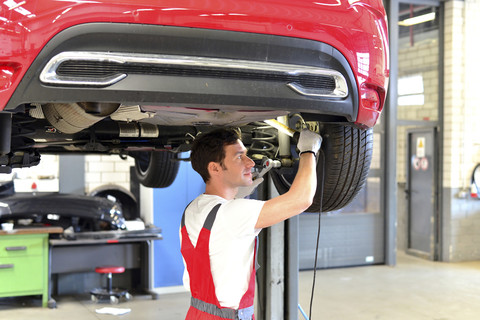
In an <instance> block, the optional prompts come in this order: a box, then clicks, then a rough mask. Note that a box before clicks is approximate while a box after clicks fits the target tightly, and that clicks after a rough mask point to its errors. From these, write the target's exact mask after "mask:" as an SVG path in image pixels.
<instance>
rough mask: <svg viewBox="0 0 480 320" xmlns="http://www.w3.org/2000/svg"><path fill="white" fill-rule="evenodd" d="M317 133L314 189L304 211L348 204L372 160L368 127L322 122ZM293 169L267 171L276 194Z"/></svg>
mask: <svg viewBox="0 0 480 320" xmlns="http://www.w3.org/2000/svg"><path fill="white" fill-rule="evenodd" d="M320 134H321V135H322V137H323V142H322V148H321V151H320V154H319V156H318V157H319V159H318V162H317V178H318V180H317V192H316V194H315V197H314V200H313V204H312V205H311V206H310V208H308V209H307V210H306V211H307V212H319V211H320V210H322V212H328V211H335V210H339V209H341V208H343V207H345V206H346V205H347V204H349V203H350V202H351V201H352V200H353V199H354V198H355V196H356V195H357V194H358V192H359V191H360V190H361V189H362V187H363V186H364V184H365V181H366V179H367V175H368V171H369V169H370V163H371V161H372V152H373V130H372V129H366V130H363V129H358V128H355V127H349V126H343V125H338V124H325V125H323V126H322V127H321V128H320ZM323 166H324V167H323ZM297 169H298V168H297V167H295V168H294V170H289V171H287V170H285V169H273V170H272V171H271V173H272V174H271V176H272V180H273V183H274V185H275V187H276V188H277V191H278V192H279V193H280V194H283V193H285V192H287V191H288V189H289V188H290V186H291V184H292V182H293V179H294V178H295V174H296V172H297ZM322 181H323V186H324V188H323V194H322V190H321V188H322Z"/></svg>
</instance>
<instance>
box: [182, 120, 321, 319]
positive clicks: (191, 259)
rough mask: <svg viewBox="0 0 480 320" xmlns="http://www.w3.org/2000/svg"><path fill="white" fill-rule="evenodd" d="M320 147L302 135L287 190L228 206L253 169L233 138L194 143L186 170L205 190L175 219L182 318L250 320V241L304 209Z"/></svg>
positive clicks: (220, 135)
mask: <svg viewBox="0 0 480 320" xmlns="http://www.w3.org/2000/svg"><path fill="white" fill-rule="evenodd" d="M321 142H322V138H321V137H320V136H319V135H318V134H316V133H313V132H311V131H308V130H303V131H302V132H301V133H300V136H299V139H298V144H297V148H298V149H299V151H300V153H299V154H300V163H299V166H298V172H297V175H296V177H295V179H294V181H293V183H292V186H291V187H290V190H289V191H288V192H286V193H285V194H283V195H280V196H278V197H275V198H273V199H270V200H268V201H259V200H251V199H235V198H236V195H237V193H238V192H239V190H240V189H242V188H250V189H252V190H251V191H253V187H252V168H253V167H254V162H253V161H252V160H251V159H250V158H249V157H248V156H247V149H246V148H245V146H244V145H243V143H242V141H241V140H240V136H239V134H238V132H237V131H235V130H234V129H218V130H215V131H212V132H209V133H206V134H203V135H201V136H200V137H199V138H197V139H196V140H195V142H194V144H193V147H192V152H191V156H190V158H191V162H192V167H193V169H194V170H195V171H197V172H198V173H199V174H200V175H201V176H202V178H203V180H204V181H205V183H206V187H205V193H204V194H202V195H200V196H198V197H197V198H196V199H195V200H193V201H192V202H191V203H190V204H189V205H188V206H187V208H186V209H185V212H184V215H183V218H182V226H181V234H180V237H181V251H182V255H183V259H184V262H185V266H186V270H185V273H184V285H185V286H186V287H188V288H189V289H190V292H191V294H192V299H191V306H190V308H189V310H188V313H187V316H186V319H188V320H193V319H195V320H199V319H200V320H201V319H216V320H221V319H241V320H244V319H253V318H254V316H253V314H254V311H253V302H254V301H253V299H254V294H255V252H256V236H257V235H258V234H259V232H260V231H261V229H262V228H266V227H269V226H271V225H273V224H276V223H278V222H281V221H283V220H285V219H288V218H290V217H292V216H294V215H297V214H300V213H302V212H303V211H305V210H306V209H307V208H308V207H309V206H310V205H311V204H312V201H313V197H314V195H315V190H316V185H317V178H316V154H317V152H318V150H319V149H320V145H321Z"/></svg>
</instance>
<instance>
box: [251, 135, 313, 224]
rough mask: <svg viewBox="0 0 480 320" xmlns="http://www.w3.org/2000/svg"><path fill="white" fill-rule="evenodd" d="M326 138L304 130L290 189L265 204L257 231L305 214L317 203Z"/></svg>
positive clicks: (300, 139) (258, 221) (299, 143)
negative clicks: (320, 159) (319, 163)
mask: <svg viewBox="0 0 480 320" xmlns="http://www.w3.org/2000/svg"><path fill="white" fill-rule="evenodd" d="M321 142H322V138H321V137H320V136H319V135H318V134H316V133H313V132H311V131H306V130H304V131H302V132H301V134H300V138H299V141H298V145H297V147H298V149H299V150H300V163H299V165H298V171H297V175H296V176H295V179H294V180H293V183H292V186H291V187H290V190H288V191H287V192H286V193H284V194H282V195H280V196H278V197H275V198H273V199H270V200H268V201H266V202H265V204H264V206H263V208H262V210H261V211H260V215H259V217H258V220H257V224H256V225H255V228H266V227H269V226H271V225H274V224H276V223H278V222H281V221H283V220H286V219H288V218H290V217H293V216H295V215H297V214H300V213H302V212H304V211H305V210H306V209H307V208H308V207H310V205H311V204H312V202H313V197H314V196H315V191H316V189H317V172H316V167H317V161H316V158H315V155H316V154H317V152H318V150H319V149H320V145H321Z"/></svg>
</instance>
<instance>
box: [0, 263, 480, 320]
mask: <svg viewBox="0 0 480 320" xmlns="http://www.w3.org/2000/svg"><path fill="white" fill-rule="evenodd" d="M397 262H398V264H397V266H395V267H388V266H372V267H357V268H339V269H328V270H319V271H318V272H317V283H316V287H315V296H314V303H313V305H314V306H313V311H312V319H311V320H317V319H318V320H320V319H323V320H326V319H354V320H363V319H368V320H372V319H388V320H396V319H398V320H400V319H401V320H405V319H409V320H416V319H418V320H420V319H428V320H453V319H455V320H469V319H472V320H473V319H475V320H477V319H479V317H480V261H479V262H466V263H438V262H430V261H425V260H422V259H419V258H415V257H410V256H406V255H404V254H399V256H398V261H397ZM312 275H313V271H304V272H301V273H300V279H299V286H300V290H299V291H300V297H299V303H300V305H301V307H302V308H303V309H304V310H305V312H306V313H307V314H308V313H309V303H310V293H311V285H312ZM0 285H1V284H0ZM188 302H189V295H188V294H187V293H177V294H169V295H162V296H161V297H160V299H159V300H151V299H150V297H149V296H134V298H133V300H131V301H129V302H125V303H121V304H119V305H117V306H116V307H118V308H130V309H131V312H130V313H127V314H125V315H122V316H112V315H103V314H97V313H96V312H95V310H96V309H99V308H102V307H110V305H109V304H93V303H92V302H90V300H89V297H88V296H81V297H61V298H57V309H46V308H45V309H44V308H41V307H39V299H31V298H30V299H18V298H17V299H12V298H7V299H0V319H2V320H3V319H5V320H31V319H35V320H47V319H48V320H56V319H58V320H60V319H61V320H64V319H68V320H78V319H82V320H94V319H95V320H107V319H116V318H118V319H122V320H123V319H125V320H130V319H135V320H150V319H152V320H153V319H155V320H157V319H162V320H181V319H183V317H184V314H185V312H186V310H187V307H188ZM298 319H299V320H304V317H303V316H302V315H301V314H300V313H299V317H298ZM258 320H262V319H258ZM280 320H281V319H280Z"/></svg>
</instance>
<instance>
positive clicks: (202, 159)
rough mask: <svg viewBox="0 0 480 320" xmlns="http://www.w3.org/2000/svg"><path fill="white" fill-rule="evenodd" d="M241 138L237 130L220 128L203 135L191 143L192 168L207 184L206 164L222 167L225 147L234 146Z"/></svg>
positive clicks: (208, 177) (208, 175)
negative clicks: (212, 163)
mask: <svg viewBox="0 0 480 320" xmlns="http://www.w3.org/2000/svg"><path fill="white" fill-rule="evenodd" d="M240 137H241V134H240V132H239V131H238V129H235V128H220V129H215V130H213V131H210V132H207V133H203V134H201V135H200V136H198V137H197V138H196V139H195V141H194V142H193V146H192V152H191V153H190V160H191V162H192V168H193V169H194V170H195V171H197V172H198V173H199V174H200V175H201V176H202V178H203V181H205V182H207V181H208V180H209V179H210V174H209V173H208V164H209V163H210V162H219V163H220V164H221V165H222V166H223V159H225V149H224V147H225V146H227V145H231V144H235V143H236V142H237V140H239V139H240Z"/></svg>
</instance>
